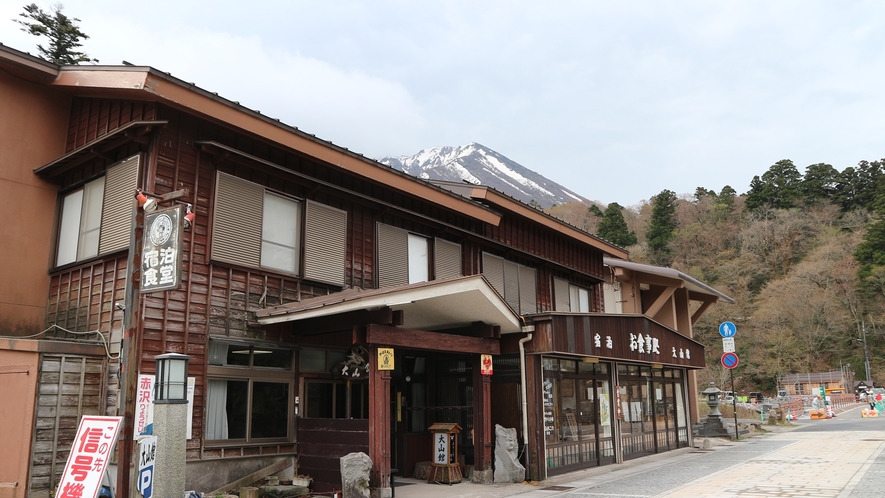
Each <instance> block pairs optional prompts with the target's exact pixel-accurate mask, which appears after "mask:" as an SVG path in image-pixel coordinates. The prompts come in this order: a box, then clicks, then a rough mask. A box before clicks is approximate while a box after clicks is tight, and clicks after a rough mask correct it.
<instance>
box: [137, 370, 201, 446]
mask: <svg viewBox="0 0 885 498" xmlns="http://www.w3.org/2000/svg"><path fill="white" fill-rule="evenodd" d="M154 379H155V377H154V376H153V375H139V376H138V388H137V390H138V391H137V392H136V394H135V424H134V428H133V433H134V434H133V439H135V440H136V441H138V440H139V439H140V438H142V437H144V436H150V435H152V434H153V433H154V384H155V380H154ZM196 382H197V379H196V378H195V377H188V378H187V438H188V439H191V438H192V437H193V434H192V430H191V426H192V425H193V420H194V386H195V385H196Z"/></svg>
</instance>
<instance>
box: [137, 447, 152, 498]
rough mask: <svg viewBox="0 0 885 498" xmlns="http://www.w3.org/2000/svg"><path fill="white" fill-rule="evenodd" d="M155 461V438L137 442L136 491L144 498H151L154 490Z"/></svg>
mask: <svg viewBox="0 0 885 498" xmlns="http://www.w3.org/2000/svg"><path fill="white" fill-rule="evenodd" d="M156 459H157V436H144V437H142V438H141V439H139V440H138V482H136V483H135V487H136V489H138V492H139V493H141V494H142V496H143V497H144V498H151V497H152V496H153V490H154V462H155V461H156Z"/></svg>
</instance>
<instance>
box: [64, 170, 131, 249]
mask: <svg viewBox="0 0 885 498" xmlns="http://www.w3.org/2000/svg"><path fill="white" fill-rule="evenodd" d="M138 162H139V156H133V157H130V158H129V159H126V160H124V161H121V162H119V163H117V164H115V165H113V166H111V167H109V168H108V169H107V172H106V173H105V175H104V176H101V177H99V178H96V179H94V180H91V181H89V182H88V183H85V184H83V185H82V186H80V187H79V188H77V189H75V190H72V191H69V192H67V193H65V194H64V195H63V196H62V198H61V199H60V204H61V213H60V215H59V223H58V247H57V250H56V257H55V265H56V266H63V265H66V264H69V263H74V262H76V261H83V260H86V259H89V258H93V257H95V256H98V255H99V254H106V253H109V252H113V251H118V250H120V249H124V248H127V247H129V232H130V227H131V220H132V207H133V200H132V196H133V194H134V192H135V188H136V185H137V182H138Z"/></svg>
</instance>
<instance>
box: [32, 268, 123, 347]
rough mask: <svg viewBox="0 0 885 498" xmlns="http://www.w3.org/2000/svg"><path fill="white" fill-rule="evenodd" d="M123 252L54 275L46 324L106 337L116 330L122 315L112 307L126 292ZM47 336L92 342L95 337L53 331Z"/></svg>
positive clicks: (50, 286)
mask: <svg viewBox="0 0 885 498" xmlns="http://www.w3.org/2000/svg"><path fill="white" fill-rule="evenodd" d="M126 258H127V256H126V254H125V253H122V254H117V255H116V256H113V257H110V258H107V259H104V260H95V261H91V262H89V263H87V264H85V265H82V266H78V267H75V268H69V269H66V270H64V271H61V272H58V273H55V274H53V275H52V276H51V278H50V284H49V299H48V302H47V306H46V311H47V316H46V324H47V326H49V325H58V326H59V327H62V328H64V329H67V330H70V331H74V332H87V331H93V330H98V331H101V332H102V333H103V334H105V336H106V338H109V337H110V334H109V333H110V332H111V331H112V330H116V331H118V332H119V331H120V330H121V328H122V324H121V321H122V319H123V312H122V311H119V310H117V309H116V308H114V303H115V302H123V300H124V298H125V295H124V294H125V290H126V265H127V260H126ZM47 336H48V337H58V338H65V339H73V338H78V339H84V338H86V339H93V340H94V339H96V337H95V336H91V337H90V336H86V337H84V336H83V335H82V334H69V333H66V332H64V331H62V330H58V329H54V330H52V331H49V332H47Z"/></svg>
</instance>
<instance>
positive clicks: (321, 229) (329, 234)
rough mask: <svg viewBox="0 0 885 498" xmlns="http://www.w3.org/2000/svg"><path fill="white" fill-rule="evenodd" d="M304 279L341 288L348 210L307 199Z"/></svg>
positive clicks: (345, 254)
mask: <svg viewBox="0 0 885 498" xmlns="http://www.w3.org/2000/svg"><path fill="white" fill-rule="evenodd" d="M306 209H307V215H306V218H307V220H306V222H305V227H304V278H306V279H308V280H317V281H320V282H328V283H331V284H335V285H340V286H342V287H344V266H345V260H346V258H347V212H346V211H342V210H340V209H335V208H333V207H330V206H326V205H325V204H320V203H318V202H313V201H307V208H306Z"/></svg>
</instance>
